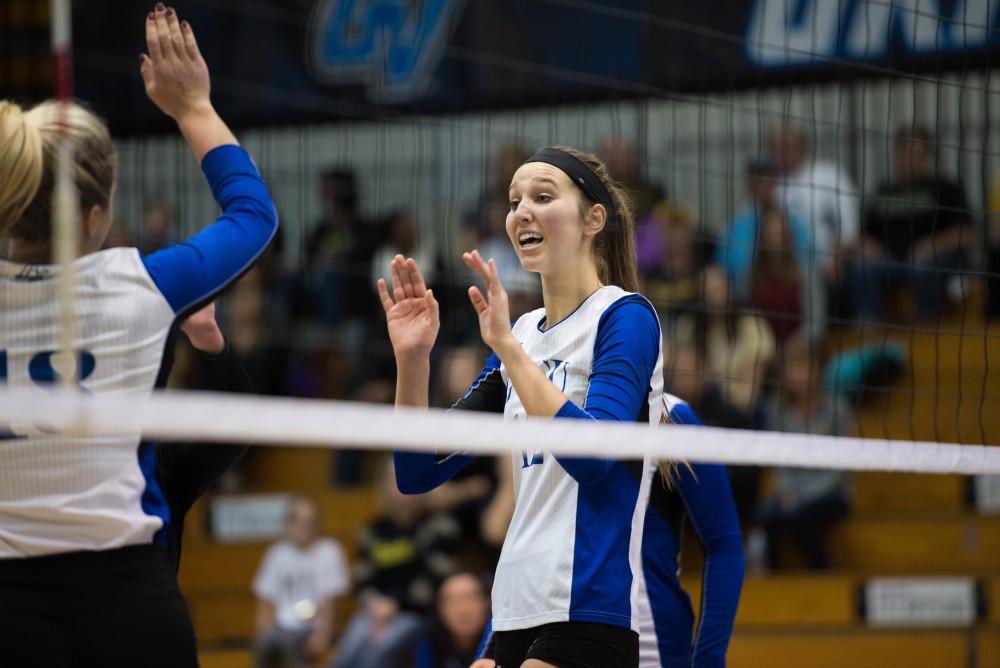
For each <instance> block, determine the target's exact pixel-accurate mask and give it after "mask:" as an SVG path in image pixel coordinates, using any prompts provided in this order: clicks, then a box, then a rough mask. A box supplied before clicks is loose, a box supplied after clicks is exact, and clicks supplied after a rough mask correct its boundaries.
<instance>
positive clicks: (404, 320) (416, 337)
mask: <svg viewBox="0 0 1000 668" xmlns="http://www.w3.org/2000/svg"><path fill="white" fill-rule="evenodd" d="M390 268H391V269H392V294H391V295H390V294H389V288H388V286H387V285H386V283H385V280H384V279H381V278H380V279H379V280H378V296H379V299H380V300H381V301H382V308H383V309H385V321H386V325H387V326H388V327H389V340H390V341H391V342H392V350H393V352H394V353H395V354H396V359H397V360H399V359H401V358H408V357H417V356H420V357H425V356H429V355H430V352H431V348H433V347H434V341H435V339H437V334H438V329H440V327H441V321H440V318H439V314H438V303H437V300H436V299H434V294H433V292H431V291H430V290H428V289H427V285H426V284H425V283H424V277H423V275H422V274H421V273H420V269H419V268H418V267H417V263H416V262H414V261H413V259H412V258H410V259H405V258H404V257H403V256H402V255H397V256H396V257H394V258H392V263H391V264H390Z"/></svg>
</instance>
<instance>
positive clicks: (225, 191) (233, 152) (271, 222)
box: [142, 144, 278, 313]
mask: <svg viewBox="0 0 1000 668" xmlns="http://www.w3.org/2000/svg"><path fill="white" fill-rule="evenodd" d="M201 168H202V171H204V173H205V178H206V179H207V180H208V185H209V186H210V187H211V188H212V195H213V196H214V197H215V200H216V201H217V202H218V203H219V206H220V207H222V214H221V215H220V216H219V218H218V219H217V220H216V221H215V222H214V223H212V224H211V225H209V226H208V227H206V228H205V229H203V230H202V231H201V232H199V233H198V234H196V235H194V236H193V237H191V238H190V239H188V240H187V241H185V242H183V243H180V244H177V245H176V246H171V247H170V248H165V249H163V250H160V251H156V252H155V253H151V254H150V255H147V256H146V257H144V258H143V260H142V261H143V264H145V265H146V270H147V271H148V272H149V275H150V277H152V279H153V283H155V284H156V287H157V288H159V290H160V292H161V293H163V296H164V297H165V298H166V300H167V303H169V304H170V307H171V308H172V309H173V310H174V313H183V312H185V311H187V310H188V309H190V308H192V307H194V306H197V305H199V304H202V303H204V302H205V301H206V300H209V299H211V298H212V297H213V296H215V295H216V294H217V293H218V292H220V291H221V290H223V289H225V288H226V287H227V286H228V285H229V284H230V283H232V282H233V281H235V280H236V279H238V278H239V277H240V276H241V275H242V274H243V272H245V271H246V270H247V269H249V268H250V266H251V265H252V264H253V263H254V262H255V261H256V260H257V258H258V257H260V255H261V253H263V252H264V250H265V249H266V248H267V246H268V244H270V243H271V239H273V238H274V235H275V233H276V232H277V229H278V214H277V212H276V211H275V208H274V203H273V202H272V201H271V197H270V195H268V193H267V188H266V187H265V185H264V180H263V179H261V177H260V173H258V171H257V168H256V166H255V165H254V164H253V160H252V159H251V158H250V155H249V154H248V153H247V152H246V151H244V150H243V149H242V148H240V147H239V146H235V145H232V144H229V145H225V146H219V147H217V148H214V149H212V150H211V151H209V152H208V154H207V155H206V156H205V158H204V159H203V160H202V162H201Z"/></svg>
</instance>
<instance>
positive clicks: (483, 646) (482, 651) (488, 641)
mask: <svg viewBox="0 0 1000 668" xmlns="http://www.w3.org/2000/svg"><path fill="white" fill-rule="evenodd" d="M493 654H494V652H493V615H490V618H489V620H487V622H486V628H485V629H483V637H482V638H481V639H480V640H479V647H477V648H476V660H477V661H478V660H479V659H492V658H493ZM501 668H502V667H501Z"/></svg>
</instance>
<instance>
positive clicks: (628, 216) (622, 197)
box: [555, 146, 639, 292]
mask: <svg viewBox="0 0 1000 668" xmlns="http://www.w3.org/2000/svg"><path fill="white" fill-rule="evenodd" d="M555 148H557V149H559V150H560V151H563V152H564V153H569V154H570V155H572V156H573V157H574V158H576V159H577V160H579V161H580V162H582V163H583V164H585V165H587V167H589V168H590V169H591V170H593V172H594V173H595V174H597V177H598V178H599V179H601V182H602V183H603V184H604V187H605V188H607V189H608V192H609V193H610V194H611V199H612V202H613V203H614V206H615V214H616V217H615V219H614V220H611V219H610V218H609V219H608V221H607V223H605V225H604V230H602V231H601V233H600V234H598V235H597V236H596V237H595V238H594V254H595V255H596V258H597V276H598V278H600V279H601V282H602V283H604V284H605V285H617V286H618V287H620V288H621V289H622V290H626V291H627V292H637V291H638V290H639V270H638V266H637V264H636V258H635V207H634V205H633V203H632V198H631V197H630V196H629V195H628V193H627V192H626V191H625V188H623V187H622V186H621V185H620V184H619V183H618V182H616V181H615V180H614V179H612V178H611V175H610V174H609V173H608V168H607V166H606V165H605V164H604V162H603V161H602V160H601V159H600V158H598V157H597V156H596V155H593V154H591V153H584V152H582V151H579V150H577V149H575V148H570V147H567V146H556V147H555ZM587 202H588V205H593V204H594V203H593V202H590V201H589V200H587ZM611 214H612V212H611V211H609V212H608V215H609V216H610V215H611Z"/></svg>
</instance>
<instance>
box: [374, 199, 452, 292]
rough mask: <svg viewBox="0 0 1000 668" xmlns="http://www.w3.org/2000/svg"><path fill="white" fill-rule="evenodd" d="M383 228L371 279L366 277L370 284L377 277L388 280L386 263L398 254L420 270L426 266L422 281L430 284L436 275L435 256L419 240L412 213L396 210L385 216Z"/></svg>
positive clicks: (387, 265) (421, 240)
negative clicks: (410, 260) (383, 237)
mask: <svg viewBox="0 0 1000 668" xmlns="http://www.w3.org/2000/svg"><path fill="white" fill-rule="evenodd" d="M383 227H384V230H385V241H384V243H383V244H382V245H381V246H379V247H378V248H377V249H376V250H375V257H374V259H373V260H372V267H371V276H370V277H369V281H370V283H371V284H372V285H375V284H376V283H377V282H378V279H380V278H384V279H385V280H386V281H388V280H389V279H390V278H391V276H390V273H389V264H390V263H391V262H392V258H393V257H395V256H396V255H402V256H404V257H412V258H414V259H415V260H417V262H421V263H422V264H421V265H420V266H421V267H427V270H426V271H425V272H424V278H425V280H426V281H427V283H428V284H430V285H433V284H434V283H435V281H436V279H437V273H438V262H437V256H436V254H435V253H434V249H433V248H432V245H431V244H430V243H428V242H427V241H425V240H423V239H421V236H420V230H419V228H418V226H417V221H416V219H415V218H414V217H413V212H411V211H408V210H406V209H397V210H395V211H393V212H392V213H390V214H389V215H388V216H387V217H386V220H385V224H384V226H383Z"/></svg>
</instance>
